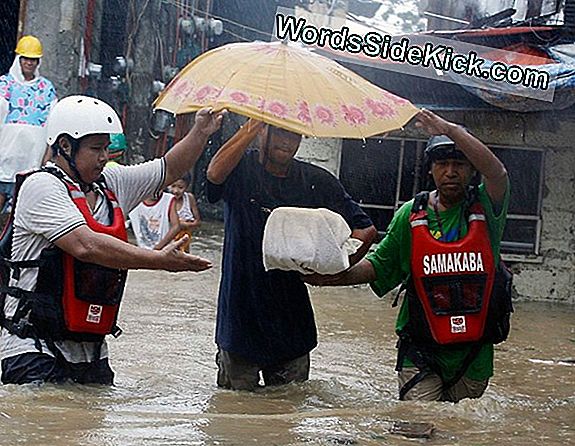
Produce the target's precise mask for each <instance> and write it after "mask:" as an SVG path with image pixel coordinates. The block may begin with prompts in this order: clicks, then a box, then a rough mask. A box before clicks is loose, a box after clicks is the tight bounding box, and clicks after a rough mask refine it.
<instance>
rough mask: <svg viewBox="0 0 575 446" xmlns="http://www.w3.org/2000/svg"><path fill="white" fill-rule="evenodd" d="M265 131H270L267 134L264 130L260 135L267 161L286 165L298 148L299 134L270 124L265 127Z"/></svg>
mask: <svg viewBox="0 0 575 446" xmlns="http://www.w3.org/2000/svg"><path fill="white" fill-rule="evenodd" d="M267 132H270V134H269V136H268V135H267V134H266V132H265V131H264V133H263V134H262V135H261V136H262V146H264V147H263V151H265V152H266V156H267V161H268V162H271V163H272V164H275V165H279V166H285V165H288V164H289V163H290V162H291V160H292V159H293V157H294V156H295V154H296V152H297V149H298V148H299V144H300V142H301V135H298V134H297V133H293V132H290V131H288V130H283V129H279V128H277V127H272V126H268V127H267ZM266 142H267V147H265V145H266Z"/></svg>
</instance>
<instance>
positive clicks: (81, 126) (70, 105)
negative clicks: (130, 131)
mask: <svg viewBox="0 0 575 446" xmlns="http://www.w3.org/2000/svg"><path fill="white" fill-rule="evenodd" d="M46 126H47V133H48V145H50V146H51V145H52V144H54V143H55V142H56V138H58V136H60V135H62V134H67V135H70V136H71V137H72V138H74V139H78V138H81V137H82V136H86V135H95V134H99V133H122V132H123V129H122V123H121V122H120V118H119V117H118V115H117V113H116V112H115V111H114V109H113V108H112V107H110V106H109V105H108V104H106V103H105V102H104V101H101V100H100V99H96V98H91V97H89V96H68V97H66V98H64V99H62V100H61V101H59V102H57V103H56V105H55V106H54V108H53V109H52V111H51V112H50V115H49V116H48V122H47V124H46Z"/></svg>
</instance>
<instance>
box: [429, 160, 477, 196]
mask: <svg viewBox="0 0 575 446" xmlns="http://www.w3.org/2000/svg"><path fill="white" fill-rule="evenodd" d="M474 174H475V169H474V168H473V166H472V165H471V163H470V162H469V161H467V160H465V159H454V158H448V159H444V160H437V161H434V162H433V163H432V164H431V175H432V176H433V181H434V182H435V186H436V187H437V190H439V194H440V196H441V197H442V198H444V199H446V200H448V201H450V202H452V203H453V202H457V201H459V200H462V199H463V198H465V189H466V188H467V186H468V185H469V183H470V182H471V179H472V178H473V175H474Z"/></svg>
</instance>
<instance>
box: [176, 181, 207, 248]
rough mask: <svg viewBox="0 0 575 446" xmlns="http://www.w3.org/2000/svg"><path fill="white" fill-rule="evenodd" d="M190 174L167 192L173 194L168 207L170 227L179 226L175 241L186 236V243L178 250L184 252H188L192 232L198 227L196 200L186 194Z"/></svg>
mask: <svg viewBox="0 0 575 446" xmlns="http://www.w3.org/2000/svg"><path fill="white" fill-rule="evenodd" d="M190 181H191V176H190V174H189V173H188V174H186V175H184V176H183V177H182V178H180V179H178V180H176V181H174V182H173V183H172V184H170V187H169V190H170V192H171V193H172V194H174V198H173V200H172V203H171V206H170V225H171V227H172V228H173V227H177V226H179V229H180V230H179V232H178V234H177V235H176V237H175V240H179V239H180V238H182V237H183V236H185V235H187V236H188V241H187V242H186V243H184V244H183V245H182V246H181V247H180V249H182V250H183V251H185V252H189V250H190V242H191V241H192V232H193V231H194V230H196V229H197V228H199V227H200V224H201V219H200V211H199V210H198V205H197V203H196V198H195V197H194V194H192V193H191V192H187V189H188V187H189V186H190Z"/></svg>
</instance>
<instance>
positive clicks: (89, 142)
mask: <svg viewBox="0 0 575 446" xmlns="http://www.w3.org/2000/svg"><path fill="white" fill-rule="evenodd" d="M109 144H110V137H109V135H107V134H99V135H89V136H85V137H84V138H82V140H81V141H80V147H79V149H78V152H77V153H76V158H75V161H76V168H77V169H78V172H80V175H81V176H82V180H83V181H85V182H86V183H92V182H94V181H96V180H97V179H98V178H100V175H101V174H102V171H103V170H104V166H105V165H106V163H107V162H108V145H109Z"/></svg>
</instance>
